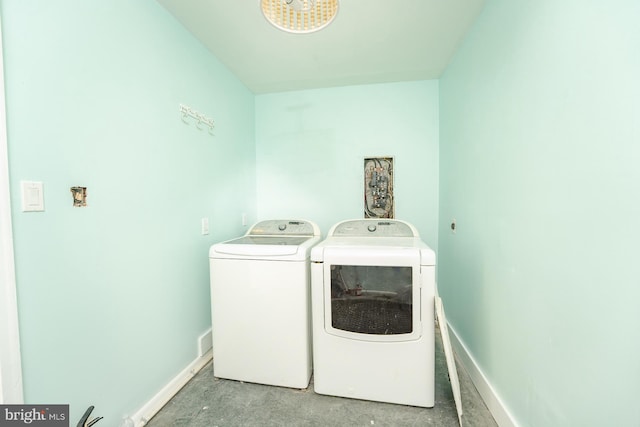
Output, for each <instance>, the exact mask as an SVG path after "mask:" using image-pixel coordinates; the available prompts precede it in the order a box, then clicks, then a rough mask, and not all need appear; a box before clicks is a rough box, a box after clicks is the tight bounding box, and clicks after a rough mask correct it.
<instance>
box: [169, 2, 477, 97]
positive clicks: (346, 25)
mask: <svg viewBox="0 0 640 427" xmlns="http://www.w3.org/2000/svg"><path fill="white" fill-rule="evenodd" d="M157 1H158V3H160V4H161V5H162V6H164V7H165V8H166V9H167V10H168V11H169V12H170V13H171V14H172V15H173V16H175V17H176V19H177V20H178V21H180V22H181V23H182V24H183V25H184V26H185V27H186V28H187V30H188V31H189V32H191V33H192V34H193V35H194V36H195V37H196V38H197V39H199V40H200V41H201V42H202V43H203V44H204V45H205V46H206V47H207V48H208V49H209V50H210V51H211V52H212V53H213V54H214V55H215V56H216V57H217V58H218V59H219V60H220V61H221V62H222V63H223V64H225V65H226V66H227V67H228V68H229V69H230V70H231V71H232V72H233V73H234V74H235V75H236V76H237V77H238V78H239V79H240V80H241V81H242V82H243V83H244V84H245V85H246V86H247V87H248V88H249V89H250V90H251V91H252V92H253V93H255V94H261V93H270V92H283V91H289V90H302V89H313V88H322V87H332V86H345V85H357V84H370V83H386V82H396V81H409V80H427V79H437V78H439V77H440V74H441V73H442V71H443V70H444V69H445V68H446V66H447V64H448V62H449V60H450V59H451V57H452V55H453V53H454V52H455V49H456V47H457V46H458V43H459V42H460V41H461V40H462V38H463V37H464V35H465V33H466V31H467V30H468V29H469V28H470V26H471V24H472V23H473V21H474V19H475V18H476V17H477V16H478V14H479V13H480V11H481V10H482V7H483V5H484V3H485V0H402V1H394V0H341V1H340V6H339V10H338V15H337V17H336V18H335V20H334V21H333V22H332V23H331V24H330V25H329V26H328V27H326V28H325V29H323V30H321V31H319V32H316V33H311V34H290V33H287V32H284V31H281V30H278V29H276V28H275V27H273V26H272V25H271V24H269V23H268V22H267V21H266V19H265V18H264V16H263V15H262V12H261V11H260V0H157Z"/></svg>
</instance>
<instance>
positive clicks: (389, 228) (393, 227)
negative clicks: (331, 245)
mask: <svg viewBox="0 0 640 427" xmlns="http://www.w3.org/2000/svg"><path fill="white" fill-rule="evenodd" d="M329 236H336V237H337V236H339V237H368V236H370V237H420V236H419V233H418V230H416V228H415V227H413V226H412V225H411V224H409V223H407V222H404V221H400V220H397V219H356V220H347V221H343V222H340V223H338V224H336V225H335V226H333V228H332V230H331V231H330V232H329Z"/></svg>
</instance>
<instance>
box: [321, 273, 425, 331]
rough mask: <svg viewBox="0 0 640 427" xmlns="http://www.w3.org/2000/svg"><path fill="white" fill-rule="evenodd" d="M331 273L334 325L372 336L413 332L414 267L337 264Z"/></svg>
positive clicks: (336, 327)
mask: <svg viewBox="0 0 640 427" xmlns="http://www.w3.org/2000/svg"><path fill="white" fill-rule="evenodd" d="M331 273H332V274H331V325H332V327H333V328H335V329H340V330H343V331H348V332H354V333H360V334H371V335H396V334H410V333H411V332H413V301H412V299H413V295H412V292H413V286H412V269H411V267H387V266H353V265H335V266H332V272H331Z"/></svg>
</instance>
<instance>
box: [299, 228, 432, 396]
mask: <svg viewBox="0 0 640 427" xmlns="http://www.w3.org/2000/svg"><path fill="white" fill-rule="evenodd" d="M435 265H436V257H435V253H434V251H433V250H431V249H430V248H429V247H428V246H427V245H426V243H424V242H423V241H422V240H420V237H419V234H418V231H417V230H416V229H415V227H413V226H412V225H411V224H409V223H407V222H404V221H399V220H392V219H384V220H381V219H363V220H348V221H343V222H340V223H338V224H336V225H334V226H333V227H332V228H331V230H330V231H329V234H328V235H327V238H326V239H325V240H324V241H322V242H321V243H319V244H318V245H316V246H315V247H314V248H313V249H312V251H311V292H312V296H311V298H312V324H313V358H314V359H313V363H314V380H313V382H314V390H315V392H316V393H319V394H327V395H332V396H342V397H350V398H356V399H365V400H373V401H380V402H388V403H398V404H405V405H413V406H421V407H432V406H433V405H434V388H435V384H434V382H435V380H434V370H435V360H434V358H435V356H434V292H435Z"/></svg>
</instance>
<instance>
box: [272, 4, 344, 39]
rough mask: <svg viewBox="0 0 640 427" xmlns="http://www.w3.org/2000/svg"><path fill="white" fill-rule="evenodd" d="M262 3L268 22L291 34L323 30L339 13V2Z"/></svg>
mask: <svg viewBox="0 0 640 427" xmlns="http://www.w3.org/2000/svg"><path fill="white" fill-rule="evenodd" d="M260 3H261V8H262V13H263V14H264V16H265V18H267V21H269V22H270V23H271V24H273V25H274V26H275V27H276V28H279V29H281V30H283V31H287V32H289V33H312V32H314V31H318V30H321V29H323V28H324V27H326V26H327V25H329V24H330V23H331V21H333V19H334V18H335V17H336V14H337V13H338V0H260Z"/></svg>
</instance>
